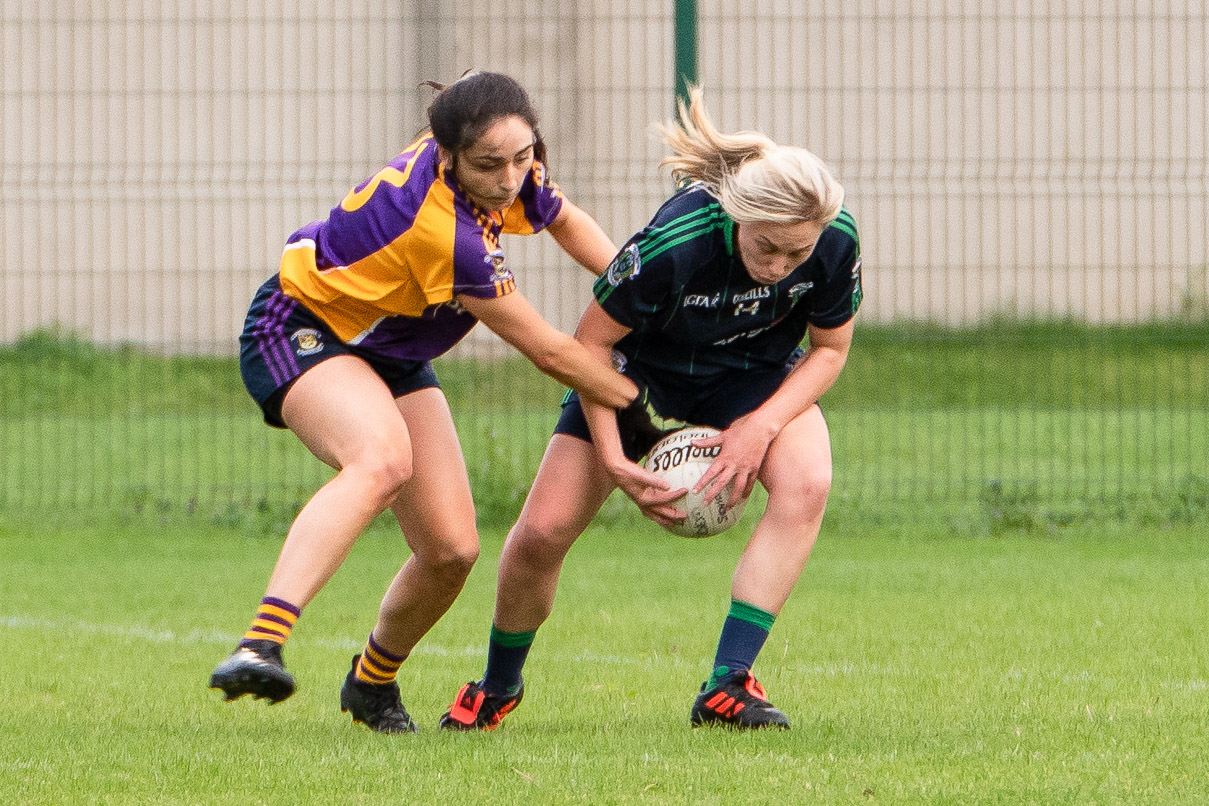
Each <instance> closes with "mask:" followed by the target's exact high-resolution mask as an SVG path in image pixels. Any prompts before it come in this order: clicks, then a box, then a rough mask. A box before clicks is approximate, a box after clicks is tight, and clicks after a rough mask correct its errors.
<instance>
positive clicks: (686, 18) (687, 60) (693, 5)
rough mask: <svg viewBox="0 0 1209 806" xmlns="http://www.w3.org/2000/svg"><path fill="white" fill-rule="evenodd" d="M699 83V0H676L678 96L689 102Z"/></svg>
mask: <svg viewBox="0 0 1209 806" xmlns="http://www.w3.org/2000/svg"><path fill="white" fill-rule="evenodd" d="M696 83H697V0H676V98H677V99H680V100H683V101H684V102H685V103H688V85H689V84H696Z"/></svg>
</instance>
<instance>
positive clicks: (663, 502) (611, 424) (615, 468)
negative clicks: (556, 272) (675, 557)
mask: <svg viewBox="0 0 1209 806" xmlns="http://www.w3.org/2000/svg"><path fill="white" fill-rule="evenodd" d="M627 333H629V328H627V327H625V326H624V325H621V324H619V323H618V322H617V321H616V320H614V319H613V318H612V317H611V316H609V315H608V314H607V313H605V312H604V309H603V308H601V307H600V305H599V304H597V303H596V302H595V301H593V302H592V303H591V304H589V305H588V309H587V310H586V311H584V315H583V317H582V318H581V319H580V321H579V327H578V328H576V330H575V338H576V339H577V340H579V341H580V342H582V343H583V345H584V346H585V347H586V348H587V350H588V351H589V352H590V353H592V354H593V355H595V356H596V357H597V358H598V359H599V360H601V361H609V362H611V360H612V352H613V345H614V344H616V343H617V342H618V341H620V340H621V338H622V337H623V336H625V335H626V334H627ZM580 404H581V405H582V406H583V411H584V418H585V419H586V420H587V421H588V430H589V431H591V432H592V444H593V445H594V446H595V447H596V453H597V455H598V456H599V457H600V461H601V464H603V465H604V467H605V469H606V470H607V471H608V472H609V475H610V476H612V477H613V482H614V483H615V484H616V485H617V487H618V489H620V490H621V491H622V492H623V493H625V494H626V496H627V497H629V498H630V499H631V500H632V501H633V502H634V503H635V504H637V505H638V508H639V509H640V510H641V511H642V514H643V515H644V516H646V517H647V518H650V519H651V520H653V521H655V523H658V524H659V525H660V526H671V525H673V524H675V523H679V522H680V521H683V520H684V514H685V513H684V512H683V511H681V510H679V509H676V508H675V507H674V506H672V502H673V501H676V500H677V499H678V498H680V496H682V495H684V493H685V492H686V490H683V489H679V490H672V489H670V487H669V485H668V483H667V482H666V481H664V480H663V479H661V478H659V477H658V476H656V475H655V474H654V473H651V472H650V471H649V470H647V469H646V468H644V467H642V466H641V465H638V464H636V463H634V462H631V461H630V460H629V459H628V458H627V457H626V455H625V451H624V450H623V448H622V444H621V431H620V429H619V428H618V425H617V414H616V413H615V412H614V411H613V410H612V409H607V408H603V407H601V406H598V405H595V404H593V403H592V402H591V401H588V400H581V401H580Z"/></svg>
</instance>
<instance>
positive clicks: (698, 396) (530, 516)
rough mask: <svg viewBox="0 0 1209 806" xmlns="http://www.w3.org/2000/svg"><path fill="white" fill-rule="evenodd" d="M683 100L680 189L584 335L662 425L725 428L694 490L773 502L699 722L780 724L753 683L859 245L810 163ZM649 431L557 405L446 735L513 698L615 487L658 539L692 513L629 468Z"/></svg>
mask: <svg viewBox="0 0 1209 806" xmlns="http://www.w3.org/2000/svg"><path fill="white" fill-rule="evenodd" d="M690 98H691V100H690V103H689V104H688V106H687V107H686V106H685V105H683V104H681V106H680V115H679V122H678V123H677V124H671V125H668V126H665V127H664V135H665V139H666V141H667V143H668V144H669V145H670V146H671V148H672V151H673V154H672V156H670V157H668V158H667V159H666V160H665V161H664V164H665V165H668V166H670V167H671V169H672V176H673V178H674V179H676V180H678V181H679V182H681V183H687V185H684V184H682V189H681V190H679V191H678V192H677V193H676V194H675V195H673V196H672V197H671V198H670V199H669V200H667V201H666V202H665V203H664V204H663V206H662V207H660V209H659V211H658V212H657V213H656V214H655V217H654V218H653V219H652V220H651V222H650V224H648V225H647V226H646V228H645V229H643V230H642V231H641V232H639V233H638V234H637V235H635V236H634V237H633V238H631V239H630V241H629V242H628V243H627V245H626V246H625V248H624V249H623V250H622V251H621V252H620V254H618V255H617V257H616V258H614V260H613V261H612V263H611V264H610V266H609V268H608V270H607V271H606V272H605V274H604V275H602V276H601V277H600V278H599V279H598V280H597V281H596V285H595V301H594V302H593V303H592V304H591V305H590V307H589V308H588V310H587V311H586V312H585V314H584V316H583V319H582V320H581V322H580V325H579V328H578V331H577V334H576V337H577V338H579V339H580V340H581V341H583V342H584V343H585V344H587V345H588V346H589V347H591V348H592V349H593V350H594V351H595V352H596V353H597V354H598V355H600V356H601V358H602V359H603V358H604V357H606V356H609V355H610V353H612V356H613V358H614V361H615V365H616V366H618V367H619V369H620V370H621V371H622V372H623V373H624V374H625V375H626V376H628V377H630V378H633V379H634V380H635V382H636V383H638V384H639V386H640V387H642V386H645V387H646V390H645V394H646V395H647V396H649V399H650V402H651V403H653V404H654V408H655V410H656V411H658V412H659V413H660V414H662V415H664V416H666V417H667V418H669V419H670V418H675V419H678V420H681V421H683V422H681V423H680V425H683V424H684V423H693V424H700V425H709V426H713V427H715V428H717V429H720V430H722V433H721V434H720V435H719V436H715V437H712V438H710V439H707V440H700V441H698V442H697V443H696V444H698V445H702V446H709V447H715V446H718V447H720V451H719V453H718V455H717V458H716V459H715V461H714V462H713V463H712V464H711V466H710V468H709V470H708V471H707V472H706V474H705V476H704V477H703V478H702V480H701V482H700V483H699V484H698V485H697V488H698V489H701V490H704V491H705V492H706V495H707V497H709V498H712V497H713V495H715V494H717V492H718V491H720V490H722V489H725V488H726V487H727V485H734V489H735V490H736V491H738V492H739V493H740V494H741V495H744V496H745V495H747V494H748V493H749V492H750V491H751V489H752V486H753V485H754V483H755V482H756V481H757V480H758V481H759V482H760V483H761V484H762V485H763V486H764V487H765V488H766V489H767V491H768V505H767V508H766V509H765V511H764V513H763V516H762V517H761V519H760V521H759V523H758V524H757V525H756V527H755V531H754V532H753V534H752V536H751V538H750V540H749V541H748V543H747V546H746V548H745V550H744V551H743V553H742V556H741V557H740V559H739V563H738V567H737V568H736V569H735V572H734V577H733V579H732V583H731V597H732V600H731V604H730V610H729V612H728V614H727V616H726V618H725V621H724V623H723V625H722V631H721V637H720V639H719V642H718V647H717V652H716V655H715V658H714V663H713V668H712V672H711V673H710V675H709V679H708V680H707V681H706V682H705V684H704V685H703V686H702V687H701V692H700V693H699V694H698V695H697V698H696V701H695V702H694V703H693V707H692V710H691V722H692V724H694V725H701V724H711V723H713V724H723V725H727V726H731V727H736V728H757V727H770V726H772V727H782V728H784V727H788V725H789V720H788V719H787V718H786V716H785V715H784V714H783V713H782V712H781V711H779V710H777V709H776V708H774V707H773V706H772V705H771V704H770V703H769V701H768V698H767V696H766V695H765V692H764V689H763V688H762V687H761V686H760V684H759V683H758V682H757V681H756V679H755V677H753V676H752V674H751V668H752V665H753V663H754V662H755V659H756V655H757V654H758V653H759V651H760V649H761V647H762V646H763V644H764V641H765V639H766V638H767V636H768V632H769V629H770V628H771V626H772V624H773V620H774V619H775V618H776V616H777V614H778V613H779V612H780V610H781V607H782V606H783V605H784V604H785V601H786V599H787V598H788V597H789V594H790V592H791V591H792V590H793V587H794V585H795V584H796V582H797V580H798V577H799V576H800V575H801V573H802V570H803V568H804V567H805V564H806V559H807V557H808V556H809V554H810V550H811V547H812V546H813V545H814V541H815V538H816V537H817V536H818V532H819V527H820V524H821V522H822V518H823V508H824V506H825V504H826V501H827V495H828V491H829V489H830V484H831V448H830V441H829V437H828V433H827V425H826V423H825V422H824V420H823V414H822V412H821V411H820V410H819V406H818V402H817V401H818V399H819V397H820V396H821V395H822V394H823V392H825V391H826V390H827V389H828V387H830V386H831V385H832V383H834V382H835V380H836V378H837V377H838V375H839V373H840V370H841V369H842V368H843V366H844V363H845V360H846V358H847V354H848V348H849V344H850V343H851V339H852V330H853V324H852V319H853V315H854V314H855V313H856V310H857V307H858V306H859V304H860V301H861V287H860V249H859V243H858V240H857V232H856V226H855V224H854V222H853V219H852V217H851V215H849V213H848V212H847V211H846V210H844V209H843V208H842V206H841V205H842V203H843V197H844V192H843V188H842V187H841V186H840V185H839V183H838V182H836V180H835V179H834V178H833V177H832V175H831V174H830V173H829V171H828V170H827V168H826V167H825V166H824V165H823V164H822V163H821V162H820V161H819V160H818V158H816V157H815V156H814V155H813V154H812V153H811V152H809V151H807V150H805V149H802V148H795V147H791V146H779V145H777V144H776V143H774V142H772V141H771V140H770V139H768V138H767V137H765V136H763V135H761V134H758V133H755V132H740V133H737V134H723V133H721V132H719V131H718V130H717V129H716V128H715V126H714V124H713V123H712V122H711V121H710V119H709V117H708V116H707V115H706V112H705V110H704V107H703V105H702V101H701V93H700V90H694V91H693V92H692V94H691V96H690ZM804 338H805V339H807V340H808V349H806V350H805V351H803V350H801V349H800V348H799V345H800V344H801V342H802V341H803V339H804ZM664 425H670V426H674V425H675V423H665V424H664ZM659 435H660V434H659V432H650V431H649V430H643V429H635V428H634V427H632V426H630V425H629V424H628V421H627V420H625V419H624V418H620V417H617V416H615V415H614V412H612V411H611V410H609V409H606V408H603V407H601V406H600V405H598V404H597V403H596V402H595V401H591V400H588V399H585V398H582V397H580V396H577V395H571V396H570V397H569V398H568V402H567V403H566V404H565V406H564V408H563V413H562V417H561V419H560V420H559V422H558V425H557V427H556V428H555V434H554V436H553V438H552V439H551V440H550V444H549V446H548V448H547V450H546V455H545V457H544V459H543V460H542V464H541V468H540V470H539V472H538V475H537V479H536V480H535V482H534V486H533V488H532V490H531V491H530V493H529V496H528V499H527V500H526V502H525V505H524V508H523V509H522V511H521V514H520V518H519V520H518V521H517V523H516V524H515V526H513V528H512V531H511V532H510V533H509V535H508V539H507V542H506V543H505V545H504V550H503V555H502V557H501V560H500V571H499V588H498V592H497V598H496V605H495V617H494V621H493V624H492V630H491V638H490V642H489V646H488V655H487V668H486V674H485V675H484V677H483V679H482V680H480V681H479V682H472V683H468V684H467V685H466V686H464V687H463V688H462V689H461V691H459V692H458V694H457V697H456V698H455V700H454V703H453V705H452V707H451V708H450V710H449V711H448V712H447V713H446V714H445V716H444V717H442V720H441V725H442V727H445V728H451V729H464V730H470V729H476V728H478V729H488V730H490V729H492V728H494V727H496V726H497V725H498V724H499V722H500V720H501V719H502V718H503V717H504V715H506V714H507V713H508V712H509V711H511V710H512V709H513V708H514V707H516V705H517V704H518V703H519V702H520V701H521V697H522V696H523V693H524V688H523V682H522V677H521V668H522V666H523V664H524V662H525V658H526V656H527V653H528V651H529V648H530V646H531V645H532V643H533V639H534V634H535V632H536V630H537V628H538V627H539V626H540V625H541V624H542V623H543V622H544V621H545V619H546V618H547V616H549V614H550V609H551V607H552V605H553V602H554V596H555V588H556V585H557V583H558V575H559V571H560V569H561V567H562V562H563V558H564V557H565V556H566V554H567V551H568V550H569V549H570V547H571V544H572V543H573V542H574V541H575V539H576V538H577V537H578V536H579V535H580V533H582V532H583V530H584V529H585V528H586V527H587V526H588V524H589V522H590V521H591V520H592V518H593V516H594V515H595V514H596V512H597V510H598V509H599V508H600V506H601V504H603V503H604V500H605V498H606V497H607V496H608V495H609V493H610V492H611V491H612V490H613V489H614V488H615V487H620V488H621V489H622V490H623V491H624V492H625V494H626V495H628V496H629V497H630V498H632V499H633V500H634V501H635V502H636V503H637V505H638V506H639V508H640V509H641V510H642V512H643V513H644V514H645V515H646V516H647V517H649V518H651V519H652V520H654V521H656V522H658V523H660V524H665V525H666V524H668V523H670V522H673V521H675V520H676V519H677V518H682V517H683V515H684V513H682V512H679V511H678V510H676V509H675V508H674V507H673V505H672V502H673V501H674V500H675V499H676V498H678V497H679V496H680V495H681V494H683V492H684V491H683V490H669V489H667V485H665V484H663V483H661V482H660V481H659V479H657V478H656V477H655V476H654V475H653V474H651V473H649V472H647V471H646V470H645V469H643V468H642V467H640V466H639V465H638V464H636V462H637V461H638V460H639V458H640V457H641V456H642V455H643V454H644V453H646V452H647V451H648V450H649V449H650V447H651V446H652V445H653V444H654V442H655V440H656V439H657V438H658V437H659Z"/></svg>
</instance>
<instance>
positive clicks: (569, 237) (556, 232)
mask: <svg viewBox="0 0 1209 806" xmlns="http://www.w3.org/2000/svg"><path fill="white" fill-rule="evenodd" d="M546 231H547V232H549V233H550V235H552V236H553V237H554V240H555V241H556V242H557V243H558V245H559V246H561V247H562V249H563V251H564V252H566V253H567V254H568V255H570V256H571V257H573V258H575V261H576V262H577V263H579V265H581V266H583V267H584V268H585V269H587V270H588V271H590V272H592V274H594V275H596V276H597V277H599V276H600V275H601V274H602V273H603V272H604V270H605V269H607V268H608V267H609V263H611V262H612V260H613V258H614V257H615V256H616V255H617V246H616V245H615V244H614V243H613V241H612V239H611V238H609V236H608V235H606V234H605V231H604V230H603V229H601V226H600V224H598V223H596V219H595V218H592V216H590V215H588V214H587V213H586V212H584V211H583V209H582V208H579V207H576V206H575V205H574V204H572V203H571V202H570V201H568V200H565V199H564V200H563V207H562V210H560V211H559V213H558V217H557V218H555V219H554V223H552V224H551V225H550V226H548V227H546Z"/></svg>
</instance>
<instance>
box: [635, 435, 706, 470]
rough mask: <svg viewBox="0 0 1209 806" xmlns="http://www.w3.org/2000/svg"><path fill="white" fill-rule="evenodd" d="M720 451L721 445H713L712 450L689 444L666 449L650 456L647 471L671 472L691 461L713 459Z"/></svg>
mask: <svg viewBox="0 0 1209 806" xmlns="http://www.w3.org/2000/svg"><path fill="white" fill-rule="evenodd" d="M720 450H722V446H721V445H715V446H714V447H712V448H701V447H698V446H696V445H693V444H692V443H691V442H690V443H689V444H687V445H679V446H677V447H675V448H668V449H667V450H665V451H663V452H661V453H658V454H656V455H655V456H652V457H651V467H650V468H648V469H649V470H652V471H660V470H671V469H672V468H673V467H679V466H680V465H682V464H684V463H685V462H688V461H691V460H693V459H713V458H714V457H715V456H717V455H718V452H719V451H720Z"/></svg>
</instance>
